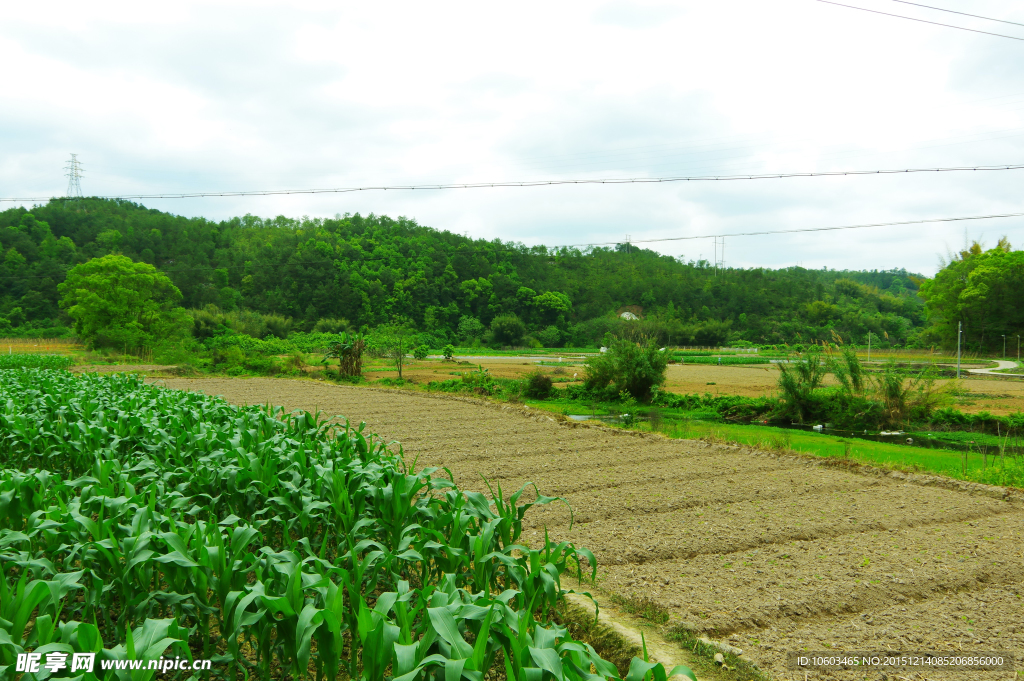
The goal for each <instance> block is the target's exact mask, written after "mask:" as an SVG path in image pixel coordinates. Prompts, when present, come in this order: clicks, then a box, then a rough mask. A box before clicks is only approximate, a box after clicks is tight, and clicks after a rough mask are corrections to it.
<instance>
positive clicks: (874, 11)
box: [818, 0, 1024, 40]
mask: <svg viewBox="0 0 1024 681" xmlns="http://www.w3.org/2000/svg"><path fill="white" fill-rule="evenodd" d="M818 2H824V3H826V4H828V5H838V6H839V7H847V8H849V9H859V10H860V11H862V12H871V13H872V14H884V15H885V16H887V17H896V18H897V19H908V20H910V21H919V22H921V23H922V24H932V25H933V26H945V27H946V28H957V29H960V30H961V31H970V32H971V33H984V34H985V35H994V36H996V37H997V38H1009V39H1010V40H1024V38H1018V37H1016V36H1012V35H1004V34H1002V33H992V32H991V31H979V30H978V29H976V28H965V27H963V26H954V25H953V24H943V23H940V22H938V21H928V20H927V19H916V18H914V17H907V16H903V15H902V14H892V13H891V12H882V11H879V10H877V9H868V8H867V7H857V6H856V5H844V4H843V3H841V2H833V0H818Z"/></svg>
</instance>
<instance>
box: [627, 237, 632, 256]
mask: <svg viewBox="0 0 1024 681" xmlns="http://www.w3.org/2000/svg"><path fill="white" fill-rule="evenodd" d="M632 238H633V237H632V235H630V234H627V235H626V255H629V241H630V239H632Z"/></svg>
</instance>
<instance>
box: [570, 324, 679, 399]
mask: <svg viewBox="0 0 1024 681" xmlns="http://www.w3.org/2000/svg"><path fill="white" fill-rule="evenodd" d="M667 366H668V353H665V352H660V351H659V349H658V345H657V343H655V342H654V339H652V338H640V339H638V340H626V339H623V338H615V339H612V341H611V345H610V346H609V347H608V352H606V353H603V354H601V355H597V356H596V357H591V358H590V359H588V360H587V373H586V379H585V382H584V385H585V386H586V388H587V389H588V390H591V391H600V390H607V389H611V390H613V391H614V393H615V394H618V393H621V392H622V391H623V390H625V391H626V392H628V393H629V394H630V395H632V396H633V397H634V398H636V399H638V400H647V399H648V398H649V397H650V396H651V390H652V389H653V388H654V387H656V386H659V385H661V384H662V383H664V382H665V368H666V367H667Z"/></svg>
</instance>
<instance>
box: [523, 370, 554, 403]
mask: <svg viewBox="0 0 1024 681" xmlns="http://www.w3.org/2000/svg"><path fill="white" fill-rule="evenodd" d="M525 393H526V396H527V397H533V398H535V399H538V400H543V399H545V398H547V397H549V396H550V395H551V377H550V376H545V375H544V374H543V373H541V372H540V371H539V370H538V371H534V372H532V373H530V375H529V376H527V377H526V390H525Z"/></svg>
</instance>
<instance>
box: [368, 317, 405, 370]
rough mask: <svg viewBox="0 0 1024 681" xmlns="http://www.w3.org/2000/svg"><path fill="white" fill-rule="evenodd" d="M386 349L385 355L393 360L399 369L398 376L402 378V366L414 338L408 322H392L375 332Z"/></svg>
mask: <svg viewBox="0 0 1024 681" xmlns="http://www.w3.org/2000/svg"><path fill="white" fill-rule="evenodd" d="M374 335H376V336H377V337H378V338H379V341H378V342H379V343H380V345H381V347H382V348H383V349H384V356H385V357H387V358H388V359H390V360H391V362H392V363H393V364H394V365H395V368H397V369H398V378H402V367H404V366H405V360H406V357H405V354H406V353H407V352H409V350H410V349H411V348H412V338H411V335H410V330H409V327H408V326H407V325H406V324H400V323H392V324H386V325H384V326H381V327H380V328H379V329H377V333H376V334H374Z"/></svg>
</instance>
